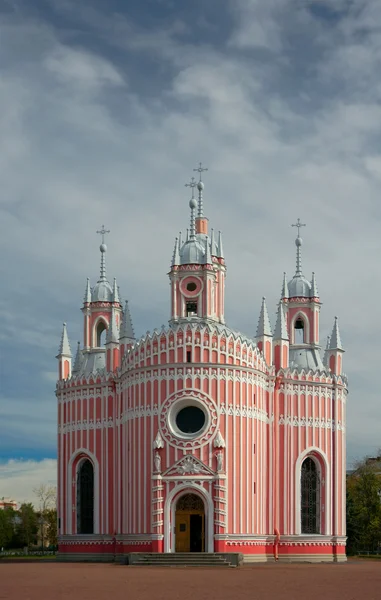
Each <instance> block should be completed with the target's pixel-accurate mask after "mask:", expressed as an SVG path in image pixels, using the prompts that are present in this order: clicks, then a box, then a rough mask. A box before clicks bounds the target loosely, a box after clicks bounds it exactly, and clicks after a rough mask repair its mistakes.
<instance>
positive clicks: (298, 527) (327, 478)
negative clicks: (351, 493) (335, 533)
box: [294, 446, 331, 536]
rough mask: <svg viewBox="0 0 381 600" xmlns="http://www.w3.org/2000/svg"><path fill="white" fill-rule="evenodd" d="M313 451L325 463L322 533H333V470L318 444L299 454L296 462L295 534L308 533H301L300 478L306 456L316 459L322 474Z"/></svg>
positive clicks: (318, 464) (319, 466)
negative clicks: (331, 525)
mask: <svg viewBox="0 0 381 600" xmlns="http://www.w3.org/2000/svg"><path fill="white" fill-rule="evenodd" d="M313 453H315V454H318V455H319V456H320V457H321V459H322V460H323V463H324V468H325V473H324V478H325V498H324V506H325V531H324V532H322V533H321V535H331V530H330V523H331V471H330V468H329V462H328V458H327V455H326V454H325V452H323V450H321V449H320V448H317V447H316V446H310V447H309V448H306V450H304V452H302V453H301V454H299V456H298V458H297V460H296V463H295V471H294V472H295V534H296V535H303V536H305V535H306V534H302V533H301V529H302V528H301V514H300V494H301V489H300V479H301V467H302V463H303V461H304V459H305V458H307V457H308V456H310V457H311V458H312V459H314V460H315V462H316V464H317V466H318V469H319V472H320V474H321V465H320V463H319V461H318V460H317V459H316V457H315V456H314V455H313ZM320 526H321V503H320Z"/></svg>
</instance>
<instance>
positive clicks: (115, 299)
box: [112, 277, 120, 303]
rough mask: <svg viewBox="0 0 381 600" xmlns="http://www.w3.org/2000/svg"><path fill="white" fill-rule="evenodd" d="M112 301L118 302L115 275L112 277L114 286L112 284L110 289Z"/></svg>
mask: <svg viewBox="0 0 381 600" xmlns="http://www.w3.org/2000/svg"><path fill="white" fill-rule="evenodd" d="M112 301H113V302H119V303H120V299H119V288H118V286H117V284H116V277H114V286H113V290H112Z"/></svg>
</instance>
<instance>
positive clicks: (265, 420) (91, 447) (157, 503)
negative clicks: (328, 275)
mask: <svg viewBox="0 0 381 600" xmlns="http://www.w3.org/2000/svg"><path fill="white" fill-rule="evenodd" d="M200 188H201V186H200V185H199V192H200V194H199V196H200V197H199V201H198V207H199V213H198V217H196V216H195V206H194V203H193V204H192V201H191V209H192V210H191V212H192V216H191V230H190V236H188V239H187V240H186V241H185V242H182V241H181V240H176V245H175V251H174V255H173V260H172V266H171V270H170V273H169V277H170V282H171V297H170V298H171V318H170V321H169V325H168V327H165V328H164V327H163V328H162V329H161V330H157V331H154V332H153V333H152V334H149V333H147V334H146V335H145V336H143V337H142V338H141V339H139V340H136V339H134V337H133V333H132V327H129V319H130V316H129V311H128V307H127V306H126V307H125V309H123V307H122V305H121V303H120V301H119V292H118V290H117V286H116V283H115V282H114V287H113V288H112V286H111V285H110V284H109V283H108V282H107V280H106V279H105V268H104V263H103V266H102V268H103V275H102V269H101V280H100V281H99V282H98V284H97V286H98V287H97V286H96V288H97V289H96V292H95V293H94V289H95V288H93V290H90V288H89V285H88V287H87V289H86V295H85V302H84V306H83V309H82V310H83V314H84V343H83V347H82V348H79V349H78V352H77V358H76V361H75V365H74V367H73V368H72V365H71V352H70V347H69V344H68V340H67V334H66V327H64V332H63V336H62V341H61V348H60V352H59V354H58V357H57V358H58V362H59V380H58V383H57V390H56V395H57V399H58V490H59V493H58V516H59V553H60V555H61V557H63V558H64V557H65V556H66V557H67V558H71V559H72V558H73V557H76V558H78V559H79V560H80V559H81V558H82V559H85V558H87V559H88V558H89V557H90V556H92V557H98V558H99V559H100V560H112V559H113V558H114V557H115V555H118V554H125V553H128V552H175V551H176V539H175V538H176V533H175V512H176V503H177V501H178V499H179V498H180V497H181V496H182V495H184V494H185V493H193V494H195V495H197V496H199V497H200V498H201V499H202V501H203V503H204V510H205V525H204V527H205V531H204V535H205V548H204V549H205V551H206V552H240V553H242V554H243V555H244V559H245V561H267V560H274V556H275V557H277V556H278V555H279V559H281V560H309V561H311V560H318V561H339V560H345V540H346V537H345V471H346V468H345V453H346V443H345V421H346V394H347V389H346V379H345V377H344V375H343V374H342V354H343V349H342V345H341V340H340V334H339V330H338V324H337V320H335V325H334V329H333V332H332V337H331V338H330V340H329V342H328V344H327V348H326V352H325V356H324V361H322V360H321V358H320V355H319V314H320V306H321V305H320V301H319V297H318V294H317V286H316V281H315V278H314V276H313V278H312V282H308V281H307V280H306V279H305V278H304V276H303V275H302V272H301V257H300V246H301V238H300V237H299V235H298V238H297V240H300V243H299V242H298V243H297V252H298V261H299V262H298V267H297V272H296V274H295V276H294V277H293V279H292V280H291V281H290V282H287V280H285V281H284V284H283V290H282V297H281V301H280V304H279V308H278V319H277V324H276V326H275V331H274V332H272V330H271V327H270V323H269V320H268V314H267V308H266V303H265V300H263V303H262V308H261V315H260V319H259V324H258V330H257V336H256V338H255V339H249V338H247V337H245V336H243V335H242V334H239V333H236V332H234V331H233V330H231V329H230V328H229V327H228V326H227V325H225V319H224V288H225V275H226V267H225V259H224V253H223V249H222V238H221V235H220V236H219V239H218V241H215V239H214V234H213V232H212V233H211V235H210V236H209V234H208V222H207V219H205V218H204V217H203V212H202V189H203V186H202V188H201V189H200ZM200 198H201V210H200ZM192 219H193V222H192ZM192 227H193V228H194V229H193V231H192ZM103 246H104V244H103ZM104 248H105V246H104ZM101 251H102V247H101ZM104 252H105V250H104V251H102V261H104ZM299 267H300V268H299ZM102 276H103V277H104V279H103V280H102ZM100 282H101V283H102V282H103V283H104V286H103V287H104V288H105V289H106V292H105V293H103V292H102V290H101V293H100V292H99V286H100ZM105 282H106V283H107V285H106V283H105ZM189 284H191V285H189ZM107 286H108V287H107ZM101 287H102V286H101ZM188 287H189V288H190V289H188ZM102 289H103V288H102ZM103 291H104V290H103ZM102 294H103V296H102ZM296 294H299V295H296ZM100 298H101V299H100ZM301 323H302V325H301ZM100 324H101V325H100ZM102 328H103V329H105V330H106V331H107V337H106V344H105V346H104V347H103V346H101V345H100V329H102ZM300 331H302V337H300ZM297 335H299V338H298V339H297V337H296V336H297ZM99 365H100V366H101V368H100V367H99ZM186 406H197V407H200V408H201V409H202V411H203V412H204V414H205V424H204V426H203V428H202V430H201V431H200V432H199V433H198V434H197V435H195V436H193V437H190V436H183V435H182V434H181V432H179V431H178V430H177V429H176V425H175V423H174V416H175V415H176V414H178V411H179V410H180V409H181V407H186ZM307 457H311V458H312V460H313V462H314V464H315V465H316V470H317V473H318V476H319V482H320V483H319V486H320V487H319V492H318V494H319V498H318V499H317V500H318V503H317V504H318V511H319V515H318V517H317V522H318V531H317V532H316V533H313V534H306V533H303V531H302V521H301V511H302V507H301V470H302V464H303V461H304V460H305V459H306V458H307ZM84 460H89V461H90V462H91V464H92V467H93V471H94V506H93V509H94V523H93V533H92V534H81V533H79V532H78V519H77V510H78V508H77V507H78V498H77V494H78V490H77V486H78V483H77V481H78V476H77V475H78V470H79V468H80V466H81V464H83V461H84Z"/></svg>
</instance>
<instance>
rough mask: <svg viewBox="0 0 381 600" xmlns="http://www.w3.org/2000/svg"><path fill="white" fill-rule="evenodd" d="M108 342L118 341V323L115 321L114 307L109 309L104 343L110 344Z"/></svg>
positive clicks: (115, 342)
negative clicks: (108, 323)
mask: <svg viewBox="0 0 381 600" xmlns="http://www.w3.org/2000/svg"><path fill="white" fill-rule="evenodd" d="M110 343H114V344H118V343H119V331H118V325H117V323H116V311H115V308H114V307H113V308H112V309H111V319H110V325H109V328H108V330H107V335H106V344H110Z"/></svg>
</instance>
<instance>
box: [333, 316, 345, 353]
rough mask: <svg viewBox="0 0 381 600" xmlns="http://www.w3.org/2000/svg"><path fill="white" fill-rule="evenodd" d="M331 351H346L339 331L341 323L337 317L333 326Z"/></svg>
mask: <svg viewBox="0 0 381 600" xmlns="http://www.w3.org/2000/svg"><path fill="white" fill-rule="evenodd" d="M329 349H330V350H342V351H344V348H343V344H342V342H341V337H340V330H339V322H338V319H337V317H335V322H334V324H333V329H332V333H331V340H330V344H329Z"/></svg>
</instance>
